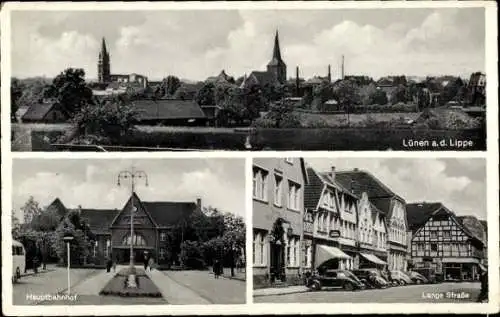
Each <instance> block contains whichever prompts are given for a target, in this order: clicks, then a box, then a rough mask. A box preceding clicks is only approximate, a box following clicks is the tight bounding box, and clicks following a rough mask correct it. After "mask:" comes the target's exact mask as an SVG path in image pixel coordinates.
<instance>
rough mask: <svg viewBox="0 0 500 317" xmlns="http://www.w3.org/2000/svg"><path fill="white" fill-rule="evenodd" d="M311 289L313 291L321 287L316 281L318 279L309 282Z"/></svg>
mask: <svg viewBox="0 0 500 317" xmlns="http://www.w3.org/2000/svg"><path fill="white" fill-rule="evenodd" d="M311 289H312V290H313V291H319V290H320V289H321V285H320V284H319V282H318V281H314V282H312V284H311Z"/></svg>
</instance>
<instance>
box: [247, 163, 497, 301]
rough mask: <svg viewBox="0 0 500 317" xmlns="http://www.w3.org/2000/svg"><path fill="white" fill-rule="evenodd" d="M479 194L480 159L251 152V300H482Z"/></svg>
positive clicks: (482, 206)
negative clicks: (308, 156)
mask: <svg viewBox="0 0 500 317" xmlns="http://www.w3.org/2000/svg"><path fill="white" fill-rule="evenodd" d="M423 169H425V170H426V173H423V174H420V173H419V172H418V171H420V170H423ZM485 198H486V165H485V160H484V159H465V158H464V159H434V158H432V159H431V158H429V159H411V158H398V159H395V158H390V159H382V158H344V159H341V158H332V159H326V158H321V159H319V158H318V159H303V158H254V159H253V255H252V256H253V258H252V263H253V283H254V284H253V287H254V291H253V297H254V302H256V303H263V302H265V303H370V302H375V303H463V302H486V301H487V300H488V274H487V272H488V253H487V248H488V243H487V230H488V225H487V222H486V200H485Z"/></svg>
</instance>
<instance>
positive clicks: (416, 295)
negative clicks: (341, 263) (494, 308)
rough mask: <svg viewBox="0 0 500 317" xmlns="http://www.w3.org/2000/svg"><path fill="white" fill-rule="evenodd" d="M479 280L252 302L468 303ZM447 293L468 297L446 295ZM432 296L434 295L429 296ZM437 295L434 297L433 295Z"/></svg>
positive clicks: (277, 296)
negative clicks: (461, 294)
mask: <svg viewBox="0 0 500 317" xmlns="http://www.w3.org/2000/svg"><path fill="white" fill-rule="evenodd" d="M480 287H481V286H480V284H479V283H442V284H431V285H408V286H399V287H391V288H387V289H372V290H364V291H355V292H346V291H342V290H331V291H320V292H307V293H296V294H287V295H272V296H262V297H254V302H255V303H269V302H271V303H370V302H372V303H467V302H474V301H475V300H476V299H477V297H478V295H479V291H480ZM447 292H454V293H455V294H460V293H461V292H464V293H465V294H466V296H468V298H465V299H452V298H447ZM430 297H434V298H430ZM436 297H437V298H436Z"/></svg>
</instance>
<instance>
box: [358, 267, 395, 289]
mask: <svg viewBox="0 0 500 317" xmlns="http://www.w3.org/2000/svg"><path fill="white" fill-rule="evenodd" d="M352 273H353V274H354V275H356V276H357V277H358V278H359V279H360V280H361V281H362V282H363V283H364V284H365V285H366V287H367V288H386V287H388V286H389V282H388V281H387V280H386V279H385V278H383V277H382V274H381V272H380V271H379V270H377V269H359V270H355V271H353V272H352Z"/></svg>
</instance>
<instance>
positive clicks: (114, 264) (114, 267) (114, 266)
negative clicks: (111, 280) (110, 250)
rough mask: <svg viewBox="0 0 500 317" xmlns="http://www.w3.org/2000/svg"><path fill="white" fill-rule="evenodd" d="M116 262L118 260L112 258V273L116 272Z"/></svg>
mask: <svg viewBox="0 0 500 317" xmlns="http://www.w3.org/2000/svg"><path fill="white" fill-rule="evenodd" d="M116 262H118V259H117V258H116V256H115V257H113V272H116Z"/></svg>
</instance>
